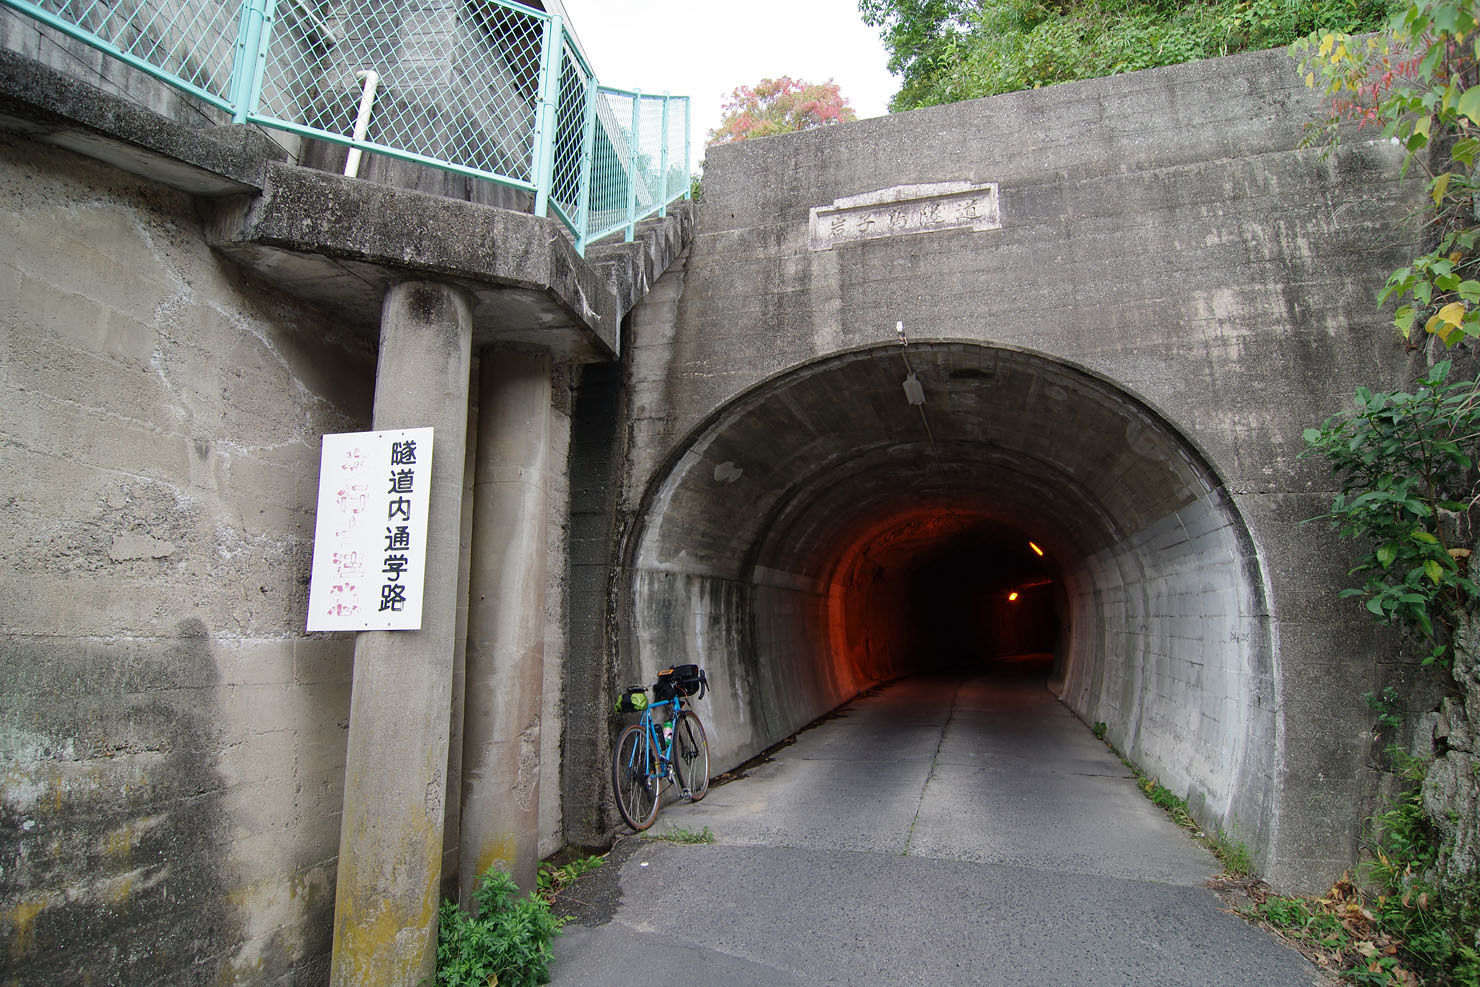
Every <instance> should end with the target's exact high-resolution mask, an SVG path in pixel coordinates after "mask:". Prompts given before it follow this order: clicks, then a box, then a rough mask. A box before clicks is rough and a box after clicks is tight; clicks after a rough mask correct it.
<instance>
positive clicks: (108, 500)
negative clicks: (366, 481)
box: [0, 140, 374, 984]
mask: <svg viewBox="0 0 1480 987" xmlns="http://www.w3.org/2000/svg"><path fill="white" fill-rule="evenodd" d="M0 240H3V241H4V242H5V243H6V244H7V245H8V246H10V247H11V248H12V249H11V250H10V251H8V259H7V260H6V262H5V263H3V264H0V395H3V396H0V402H3V414H0V464H3V468H0V503H3V504H4V505H5V511H4V512H3V515H0V555H3V556H4V557H5V558H6V559H8V560H10V564H9V565H8V566H7V567H6V570H5V572H4V574H3V575H0V591H3V594H4V598H5V599H6V601H7V602H6V604H5V605H3V606H0V694H3V695H4V696H5V701H4V703H3V704H0V868H3V872H0V957H3V962H0V971H3V972H0V983H7V984H9V983H14V984H38V983H84V982H93V983H108V984H158V983H162V982H167V983H172V984H192V983H212V984H214V983H229V982H251V983H265V984H274V983H290V982H302V981H313V980H314V979H316V978H317V977H319V975H320V974H321V973H322V971H323V970H325V969H326V967H327V954H328V947H329V930H330V917H331V914H332V906H333V883H334V866H335V858H336V853H337V845H338V828H339V809H340V803H341V790H342V784H343V770H344V768H343V765H344V740H345V726H346V718H347V716H348V676H349V663H350V657H351V645H352V642H351V640H350V638H349V637H348V636H347V635H339V636H336V635H314V636H309V635H305V634H304V633H303V630H302V628H303V610H304V605H305V602H306V594H307V577H308V572H309V563H310V558H311V551H312V536H313V510H314V503H315V493H316V489H317V473H318V439H319V435H320V434H321V433H323V432H326V431H347V430H352V429H356V428H363V427H365V425H366V422H367V420H368V417H369V411H370V400H371V387H372V385H373V374H374V362H373V352H372V351H371V344H369V343H366V342H365V341H363V340H362V339H360V338H359V337H358V336H357V335H356V334H355V333H354V332H352V331H351V330H349V329H348V328H346V327H345V326H342V325H340V324H338V323H337V322H336V320H335V317H334V316H333V315H332V314H330V313H325V312H320V311H316V310H311V309H308V308H305V307H302V306H300V305H297V304H295V303H290V302H287V301H285V300H283V299H281V298H280V297H279V296H277V295H275V294H274V293H273V292H272V291H271V290H270V289H268V288H266V287H264V286H263V285H261V284H258V283H255V282H252V281H250V280H248V279H247V278H245V277H243V276H242V275H240V274H239V273H238V272H237V270H236V269H234V268H233V267H232V266H231V265H229V264H227V263H225V262H223V261H221V260H219V259H218V258H217V257H216V256H215V255H213V254H212V253H211V252H210V251H209V249H208V248H207V247H206V246H205V245H204V242H203V240H202V236H201V230H200V221H199V219H198V217H197V214H196V211H195V208H194V206H193V205H192V203H191V202H190V200H189V199H188V198H186V197H184V196H182V195H178V194H176V193H172V192H168V191H161V190H159V189H158V188H156V187H153V186H150V185H148V184H146V183H142V182H135V181H132V180H129V179H127V178H126V177H122V176H120V174H119V173H118V172H116V171H113V170H111V169H108V168H105V167H101V166H98V165H95V164H92V163H90V162H87V161H84V160H82V159H78V158H75V157H73V156H71V155H68V154H66V153H64V152H60V151H50V150H45V149H41V148H39V147H38V146H32V145H24V146H23V145H19V144H16V143H13V142H10V141H9V140H5V141H0ZM295 978H298V979H297V980H295Z"/></svg>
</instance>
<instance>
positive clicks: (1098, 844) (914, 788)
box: [551, 678, 1322, 987]
mask: <svg viewBox="0 0 1480 987" xmlns="http://www.w3.org/2000/svg"><path fill="white" fill-rule="evenodd" d="M706 826H707V827H709V829H710V831H711V832H712V833H713V834H714V836H715V838H716V843H715V844H714V845H699V846H684V845H673V844H664V843H658V842H655V841H652V840H649V839H643V838H638V837H633V838H631V839H629V840H626V841H623V842H621V843H619V844H618V845H617V848H616V851H615V852H614V853H613V855H612V858H611V859H610V860H609V862H608V863H607V865H606V866H605V867H603V868H602V869H601V870H599V871H597V872H595V875H594V876H593V877H590V878H587V879H583V880H582V881H581V882H579V883H578V884H576V885H575V887H574V888H573V890H572V892H571V893H570V895H569V898H568V899H567V900H565V901H562V902H561V903H560V904H561V905H562V906H563V907H565V908H567V909H569V910H571V911H573V912H574V913H575V914H576V915H577V916H578V918H577V922H576V923H574V924H571V925H568V926H566V928H565V930H564V933H563V934H562V936H561V937H560V938H559V939H557V940H556V942H555V960H554V963H553V964H552V966H551V973H552V984H553V985H554V987H575V985H579V984H591V983H601V984H610V985H613V987H625V985H629V984H630V985H633V987H636V985H639V984H648V983H652V982H654V981H655V980H663V979H675V980H679V981H686V982H692V983H702V984H706V985H715V987H720V985H724V987H729V985H741V984H744V985H756V987H761V985H764V987H775V985H811V984H852V985H880V987H886V985H887V987H894V985H899V984H922V985H925V984H981V985H1004V987H1005V985H1018V984H1097V985H1105V987H1122V985H1125V984H1156V985H1168V987H1170V985H1187V987H1204V985H1212V984H1226V985H1229V987H1246V985H1249V984H1260V985H1269V987H1276V985H1278V987H1310V985H1314V984H1318V983H1321V982H1322V978H1321V976H1320V974H1319V972H1318V971H1317V970H1316V968H1315V967H1313V966H1312V965H1310V964H1309V963H1308V962H1306V961H1305V960H1304V959H1303V958H1302V957H1300V956H1299V955H1298V954H1297V953H1295V952H1294V951H1293V950H1291V949H1289V948H1288V947H1287V946H1285V945H1284V944H1283V943H1281V942H1279V941H1278V940H1277V939H1275V938H1273V937H1270V936H1267V935H1265V934H1264V933H1261V932H1259V931H1258V930H1256V929H1254V928H1253V927H1251V926H1249V925H1247V924H1245V923H1244V922H1243V921H1242V920H1240V919H1239V918H1237V917H1235V916H1234V915H1231V914H1229V913H1228V912H1226V911H1224V910H1223V906H1222V903H1221V902H1220V901H1219V900H1218V898H1217V897H1216V896H1215V895H1214V894H1213V893H1212V892H1211V891H1208V890H1206V889H1205V888H1203V887H1201V886H1200V885H1201V884H1202V882H1203V881H1205V880H1206V879H1207V878H1208V877H1209V876H1211V875H1212V874H1213V873H1214V871H1215V870H1216V865H1215V864H1214V862H1213V860H1212V858H1211V857H1210V856H1209V855H1208V854H1207V853H1206V852H1205V851H1203V850H1202V849H1201V848H1199V847H1197V846H1196V845H1195V844H1193V843H1192V841H1191V840H1190V839H1189V838H1188V837H1187V835H1186V834H1184V833H1183V832H1181V831H1180V830H1178V829H1177V828H1176V827H1175V826H1174V825H1173V824H1172V823H1171V822H1170V821H1169V820H1168V819H1167V818H1166V817H1165V816H1164V815H1163V814H1162V813H1161V811H1160V810H1158V809H1156V808H1155V807H1154V806H1152V805H1151V804H1150V803H1149V802H1148V801H1147V800H1146V799H1145V798H1144V797H1143V796H1142V795H1141V794H1140V792H1139V791H1138V790H1137V788H1136V785H1135V782H1134V780H1133V779H1132V778H1131V777H1130V775H1129V773H1128V772H1127V771H1126V770H1125V769H1124V768H1123V767H1122V765H1121V764H1120V763H1119V761H1118V760H1116V758H1115V757H1114V756H1113V755H1111V754H1110V752H1109V751H1107V750H1106V749H1105V747H1104V745H1103V744H1101V743H1099V742H1098V741H1096V740H1095V739H1094V738H1093V737H1092V736H1090V733H1089V730H1088V729H1087V728H1086V727H1085V726H1084V725H1083V724H1082V723H1080V722H1079V721H1078V720H1076V719H1075V718H1074V717H1073V716H1072V715H1071V714H1070V713H1069V712H1068V711H1067V710H1066V709H1064V707H1063V706H1061V705H1060V704H1059V703H1058V702H1056V701H1055V700H1054V698H1053V697H1052V696H1051V695H1050V694H1049V693H1048V692H1047V690H1045V689H1044V688H1043V687H1042V684H1041V679H1040V680H1038V681H1037V682H1033V681H1031V680H1028V681H1017V682H1014V681H1010V680H1009V681H1000V680H999V681H991V680H985V679H977V680H974V681H970V682H966V683H960V682H957V681H938V680H930V679H918V678H917V679H911V680H907V681H906V682H903V683H899V684H896V685H893V686H890V687H888V688H887V689H886V690H884V691H883V692H881V693H878V694H875V695H870V696H868V697H866V698H863V699H860V700H858V701H856V702H854V703H851V704H849V705H848V706H846V707H844V709H843V710H842V711H841V712H840V713H839V714H838V715H837V716H835V717H833V718H830V719H829V720H827V721H825V722H823V723H821V724H819V725H817V726H816V727H814V728H812V729H809V730H807V731H804V732H803V733H802V734H801V735H799V736H798V737H797V738H796V742H795V743H794V744H792V745H791V746H787V747H785V748H783V749H781V750H780V751H778V752H777V753H776V754H775V756H774V758H773V759H772V760H770V761H767V762H765V763H764V764H761V765H759V766H756V767H754V768H753V769H751V770H750V772H749V774H747V775H746V776H745V777H743V778H740V779H739V780H736V781H733V782H731V783H729V784H726V785H723V786H721V787H718V788H713V789H711V791H710V793H709V795H708V796H707V797H706V798H705V799H704V801H702V802H700V803H697V804H689V803H677V804H672V805H668V806H665V807H664V809H663V810H662V815H661V816H659V819H658V822H657V824H656V826H655V828H654V830H653V832H654V833H660V834H661V832H662V831H664V830H665V829H668V828H670V827H682V828H684V829H688V830H690V831H699V830H701V829H702V828H703V827H706Z"/></svg>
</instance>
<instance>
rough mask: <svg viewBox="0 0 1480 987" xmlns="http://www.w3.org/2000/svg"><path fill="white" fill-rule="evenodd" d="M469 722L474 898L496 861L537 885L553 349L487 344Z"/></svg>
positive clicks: (465, 877)
mask: <svg viewBox="0 0 1480 987" xmlns="http://www.w3.org/2000/svg"><path fill="white" fill-rule="evenodd" d="M481 363H482V366H481V371H480V374H479V392H478V403H479V416H478V460H477V463H478V465H477V468H476V469H477V473H476V476H475V478H474V481H473V559H472V572H471V579H470V581H469V597H470V599H469V614H468V653H467V678H466V683H467V685H466V694H465V695H466V698H465V703H464V720H463V738H464V739H463V778H462V785H463V789H462V832H461V838H462V848H461V850H462V852H461V855H460V857H459V877H460V883H461V888H462V896H463V899H464V900H467V899H468V898H469V896H470V895H471V894H472V891H473V889H474V887H475V885H476V882H477V877H478V875H479V874H481V873H482V872H483V871H484V870H486V869H487V868H488V867H489V866H490V865H493V864H497V865H498V866H499V867H500V868H502V869H504V870H507V871H508V872H509V873H510V874H512V875H513V877H514V879H515V880H516V881H518V882H519V886H520V888H522V889H524V890H532V889H533V888H534V885H535V873H536V869H537V867H538V864H539V848H538V847H539V807H540V693H541V691H542V689H543V684H544V655H545V644H544V642H545V554H546V544H545V540H546V527H547V525H546V514H547V508H548V504H549V481H548V478H547V475H546V470H547V465H548V464H547V458H548V455H549V448H550V427H551V426H550V357H549V356H548V355H546V354H534V353H521V352H514V351H507V350H484V351H483V353H482V356H481Z"/></svg>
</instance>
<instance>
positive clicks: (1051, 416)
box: [617, 343, 1278, 847]
mask: <svg viewBox="0 0 1480 987" xmlns="http://www.w3.org/2000/svg"><path fill="white" fill-rule="evenodd" d="M911 376H913V377H914V379H915V380H916V381H917V382H918V384H919V385H920V386H919V388H918V389H915V388H912V387H908V386H903V385H905V383H906V381H908V380H909V379H910V377H911ZM630 544H631V549H630V556H629V560H630V564H629V565H628V566H627V567H626V572H627V573H628V574H629V575H628V578H629V584H628V594H629V600H630V604H629V605H630V611H629V612H630V616H631V620H630V622H629V629H628V631H629V639H628V641H627V644H626V647H625V652H624V660H625V661H626V662H627V665H628V667H627V668H625V669H619V670H618V673H617V677H618V678H620V679H621V681H622V683H626V682H629V681H632V682H635V681H651V680H652V676H653V675H654V674H655V672H656V670H657V668H659V667H662V666H663V665H666V664H669V663H676V662H681V661H690V662H694V663H696V664H699V665H702V666H704V667H705V668H706V670H707V672H708V675H709V680H710V682H711V683H712V684H713V687H714V692H713V694H712V696H711V698H710V699H709V700H708V701H707V704H706V706H705V707H703V708H702V712H703V713H704V714H705V716H706V720H707V722H708V723H709V724H710V734H711V746H712V748H713V751H714V767H715V768H716V769H720V770H722V769H725V768H729V767H733V766H735V765H737V764H739V763H741V762H743V761H745V760H746V759H748V758H750V757H752V756H754V755H755V754H757V753H759V752H760V751H763V750H765V749H766V748H768V747H770V746H772V745H773V744H775V743H777V742H779V741H780V740H782V739H783V738H785V737H787V736H789V735H791V734H793V733H795V731H797V730H798V729H800V728H801V727H803V726H805V725H806V724H807V723H809V722H812V721H814V720H816V719H817V718H819V717H821V716H824V715H826V714H827V713H829V712H830V711H832V710H834V709H837V708H838V707H840V706H841V705H843V704H844V703H847V702H848V701H849V700H851V699H853V698H854V697H855V696H858V695H860V694H861V693H864V692H866V691H867V690H869V689H872V688H874V687H876V686H878V685H880V684H882V683H887V682H891V681H894V680H897V679H901V678H905V677H910V676H917V675H920V674H922V673H932V674H946V675H952V676H956V677H961V676H966V677H968V678H969V677H971V676H976V675H979V674H982V673H987V672H990V671H991V670H992V667H993V664H994V663H1000V662H1001V660H1002V659H1003V658H1004V657H1005V656H1011V655H1019V654H1024V653H1043V654H1048V655H1050V656H1051V658H1050V659H1049V660H1048V661H1047V663H1046V666H1045V669H1044V672H1045V675H1044V677H1045V678H1046V680H1047V682H1048V684H1049V687H1050V689H1051V690H1052V692H1053V693H1054V694H1056V695H1057V696H1059V697H1060V698H1061V699H1062V700H1063V702H1064V703H1065V704H1066V705H1067V706H1068V707H1069V708H1070V709H1072V710H1073V711H1074V712H1075V713H1076V714H1077V715H1078V716H1079V717H1080V718H1081V719H1083V720H1084V721H1085V722H1096V721H1102V722H1104V723H1105V724H1106V727H1107V731H1108V737H1109V739H1110V740H1111V741H1112V742H1113V743H1115V744H1116V746H1117V747H1119V748H1120V749H1121V750H1124V751H1126V752H1127V754H1128V755H1129V756H1130V757H1131V758H1132V759H1133V760H1134V761H1136V763H1138V764H1139V765H1141V766H1142V767H1143V768H1144V769H1146V770H1148V771H1149V772H1150V773H1152V774H1154V775H1156V776H1157V777H1158V778H1160V779H1161V780H1162V782H1163V784H1166V785H1167V787H1168V788H1170V789H1171V790H1172V791H1174V792H1176V793H1177V794H1178V795H1180V796H1183V797H1185V798H1187V800H1188V801H1189V802H1190V803H1192V804H1194V805H1196V806H1197V807H1198V811H1199V812H1200V813H1201V821H1202V822H1203V823H1204V824H1205V825H1209V826H1224V827H1225V828H1228V829H1230V830H1231V829H1233V828H1235V826H1236V827H1237V828H1238V830H1239V831H1240V832H1241V833H1244V834H1246V836H1245V838H1246V839H1247V841H1248V842H1249V844H1250V845H1251V846H1253V847H1257V846H1259V845H1260V836H1261V832H1260V828H1261V827H1263V826H1265V825H1266V824H1267V823H1268V820H1267V819H1265V818H1264V813H1265V809H1264V806H1265V805H1267V799H1266V797H1265V796H1266V794H1267V793H1266V791H1265V790H1264V787H1263V786H1265V785H1267V784H1268V779H1269V778H1270V777H1271V771H1270V769H1269V763H1270V762H1271V760H1272V759H1273V758H1274V757H1275V756H1276V753H1277V752H1276V750H1275V745H1276V737H1277V733H1278V730H1277V726H1276V724H1275V723H1274V721H1273V716H1274V715H1275V714H1274V712H1273V711H1274V710H1275V709H1277V708H1278V703H1277V702H1275V701H1274V693H1275V690H1276V683H1275V677H1274V670H1273V667H1272V665H1273V658H1272V643H1271V639H1270V634H1269V628H1268V624H1267V616H1268V608H1267V606H1266V605H1265V603H1264V591H1263V584H1262V582H1261V579H1260V576H1259V571H1258V560H1257V552H1256V551H1255V550H1254V548H1253V546H1252V542H1251V539H1250V538H1249V536H1248V533H1247V529H1246V527H1245V525H1244V523H1243V521H1242V519H1241V518H1240V517H1239V516H1238V514H1237V511H1236V510H1235V509H1234V507H1233V501H1232V498H1231V497H1230V496H1229V495H1228V494H1227V492H1226V491H1225V490H1224V488H1223V485H1222V482H1221V480H1220V479H1219V478H1218V477H1217V475H1216V474H1215V473H1214V471H1213V470H1212V469H1211V467H1210V466H1209V465H1208V464H1207V463H1206V461H1205V460H1204V458H1203V457H1202V455H1201V454H1200V453H1199V451H1198V450H1197V449H1196V448H1195V447H1193V446H1192V445H1191V444H1190V443H1189V442H1188V441H1187V440H1186V438H1185V437H1184V436H1183V435H1182V434H1181V433H1180V432H1179V431H1178V430H1177V429H1176V428H1175V427H1174V426H1173V425H1172V424H1171V423H1169V422H1167V421H1165V420H1164V419H1163V418H1161V417H1160V416H1159V415H1158V414H1157V413H1156V412H1155V410H1154V409H1151V408H1149V407H1147V406H1146V405H1145V404H1143V403H1142V402H1141V401H1139V400H1138V399H1137V398H1136V397H1135V396H1134V395H1132V394H1130V393H1128V392H1127V391H1125V390H1124V389H1122V388H1120V387H1118V386H1116V385H1115V384H1114V383H1112V382H1109V381H1105V380H1103V379H1101V378H1098V377H1096V376H1094V375H1092V374H1089V373H1086V372H1085V371H1083V370H1080V369H1078V368H1075V367H1072V366H1069V365H1066V364H1064V363H1063V362H1061V361H1056V360H1051V359H1048V358H1045V357H1041V356H1038V355H1035V354H1031V353H1026V352H1022V351H1017V350H1010V349H1005V348H998V347H992V346H984V345H979V344H965V343H911V345H910V346H909V351H908V358H907V360H906V358H905V356H904V354H903V353H902V352H901V349H900V348H899V347H897V346H895V347H874V348H870V349H866V350H859V351H851V352H848V353H843V354H838V355H835V356H833V357H829V358H826V359H823V360H819V361H817V362H815V363H813V364H809V365H807V366H805V367H801V368H797V369H795V370H793V371H790V372H788V373H786V374H782V375H780V376H778V377H777V378H775V379H773V380H771V381H768V382H766V383H764V384H762V385H759V386H757V387H756V388H753V389H752V390H751V391H749V392H747V393H745V394H743V395H741V396H740V397H738V398H736V399H735V400H733V401H731V402H730V403H728V404H727V405H725V406H724V407H722V408H720V409H719V410H717V411H716V412H715V413H714V414H713V415H711V417H710V418H709V419H708V420H707V421H706V422H705V423H704V424H702V425H701V426H700V427H698V428H697V429H696V430H695V432H694V433H693V435H691V436H690V438H689V439H688V440H687V441H686V443H685V444H684V447H683V448H682V450H681V451H680V452H679V453H677V454H676V455H675V456H674V458H673V460H672V461H671V462H670V463H669V464H668V465H667V466H666V467H664V468H663V469H662V470H661V471H660V473H659V475H658V476H657V477H656V478H655V480H654V482H653V485H652V486H651V487H650V490H649V494H648V496H647V497H646V498H645V502H644V506H643V510H642V512H641V518H640V521H639V524H638V525H637V526H636V527H635V528H634V537H633V540H632V542H631V543H630Z"/></svg>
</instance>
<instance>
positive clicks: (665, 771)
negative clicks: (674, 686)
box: [627, 696, 686, 785]
mask: <svg viewBox="0 0 1480 987" xmlns="http://www.w3.org/2000/svg"><path fill="white" fill-rule="evenodd" d="M664 707H667V708H668V709H670V710H672V712H671V713H670V714H669V715H668V716H667V717H665V718H664V720H663V722H664V723H665V724H673V723H676V722H678V714H680V713H682V712H683V711H684V709H685V708H686V704H685V703H684V702H683V697H682V696H674V697H673V698H672V699H664V700H661V701H659V702H655V703H651V704H650V705H649V706H648V708H647V709H645V710H643V711H642V716H641V717H639V718H638V720H637V725H638V726H640V727H642V734H643V740H642V745H641V746H640V747H634V748H633V749H632V757H631V758H630V759H629V763H628V765H627V766H628V768H629V769H631V768H636V767H637V763H638V762H637V758H638V757H642V758H643V759H644V761H647V763H651V764H654V765H655V766H656V771H652V772H648V775H647V776H648V779H649V780H650V781H651V782H652V783H653V784H654V785H656V784H658V783H659V782H663V781H667V780H669V779H670V778H672V777H673V730H672V729H671V728H670V729H669V731H668V735H667V736H666V737H665V736H663V733H662V731H661V730H660V729H659V724H658V723H657V722H656V721H655V720H654V718H653V711H654V710H658V709H663V708H664ZM650 753H652V754H656V757H654V758H652V760H650V761H649V760H648V757H649V754H650Z"/></svg>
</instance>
